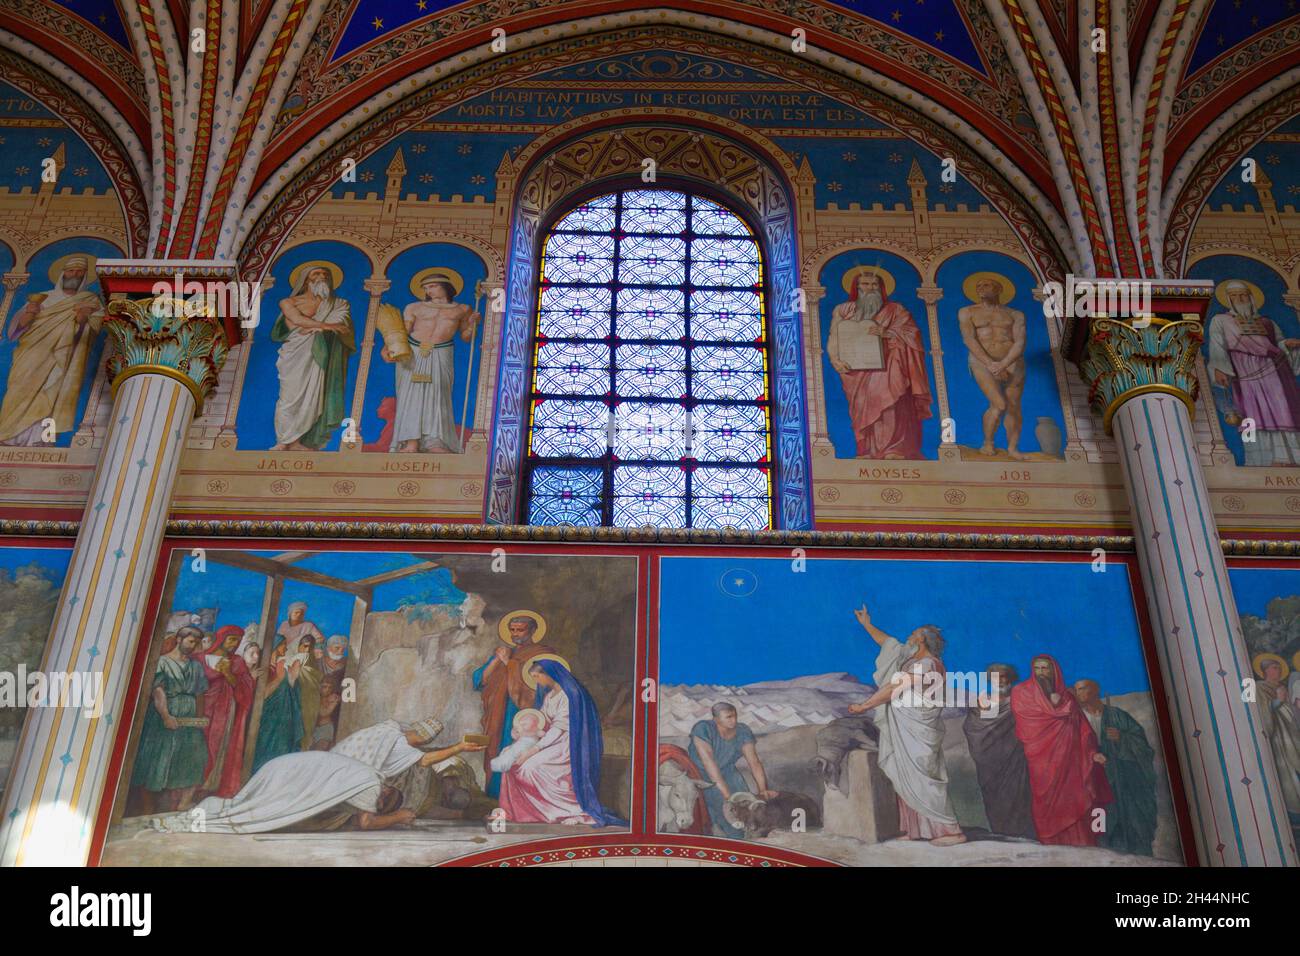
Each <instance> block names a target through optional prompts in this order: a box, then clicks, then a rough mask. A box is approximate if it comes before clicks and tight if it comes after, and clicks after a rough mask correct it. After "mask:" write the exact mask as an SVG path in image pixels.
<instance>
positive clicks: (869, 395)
mask: <svg viewBox="0 0 1300 956" xmlns="http://www.w3.org/2000/svg"><path fill="white" fill-rule="evenodd" d="M893 290H894V277H893V276H892V275H890V274H889V273H888V272H887V271H885V270H884V269H882V268H880V267H879V266H859V267H857V268H855V269H850V270H849V271H848V273H846V274H845V276H844V291H846V292H847V293H848V294H849V301H848V302H844V303H841V304H840V305H837V306H836V307H835V311H834V312H832V313H831V328H830V332H829V334H828V336H827V341H826V355H827V358H829V359H830V363H831V367H833V368H834V369H835V371H837V372H838V373H839V375H840V381H841V382H842V383H843V385H844V397H845V398H846V399H847V400H848V405H849V418H850V420H851V421H852V423H853V436H854V440H855V443H856V452H857V455H856V457H858V458H885V459H901V458H921V457H923V455H922V454H921V422H922V421H923V420H924V419H926V418H929V417H930V415H931V414H932V412H931V409H930V405H931V398H930V380H929V377H928V376H927V374H926V370H925V343H924V342H923V341H922V340H921V330H920V328H919V327H918V326H917V324H916V320H915V319H913V318H912V315H911V313H909V312H908V311H907V309H906V308H904V307H903V306H902V305H901V304H900V303H898V302H891V301H890V299H889V296H890V294H891V293H892V292H893Z"/></svg>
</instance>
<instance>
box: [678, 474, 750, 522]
mask: <svg viewBox="0 0 1300 956" xmlns="http://www.w3.org/2000/svg"><path fill="white" fill-rule="evenodd" d="M692 481H693V484H694V493H693V494H692V496H691V511H692V517H693V518H694V522H693V524H694V527H696V528H754V527H759V526H765V522H766V521H767V508H768V498H769V492H768V476H767V472H766V471H762V470H759V469H756V468H698V469H696V471H695V474H694V475H693V476H692Z"/></svg>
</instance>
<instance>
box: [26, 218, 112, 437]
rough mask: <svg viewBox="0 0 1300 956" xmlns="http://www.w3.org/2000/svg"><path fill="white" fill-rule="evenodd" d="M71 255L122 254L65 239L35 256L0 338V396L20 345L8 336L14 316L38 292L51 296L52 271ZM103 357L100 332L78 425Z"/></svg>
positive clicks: (94, 288) (69, 434) (84, 380)
mask: <svg viewBox="0 0 1300 956" xmlns="http://www.w3.org/2000/svg"><path fill="white" fill-rule="evenodd" d="M72 252H80V253H85V254H87V255H92V256H95V257H96V258H99V259H105V258H107V259H117V258H120V257H121V255H122V253H121V251H120V250H119V249H117V247H116V246H113V245H112V244H110V243H107V242H104V241H103V240H102V239H64V240H62V241H60V242H55V243H51V244H50V245H48V246H46V247H45V248H44V249H42V250H41V251H40V252H38V253H36V255H34V256H32V259H31V262H30V263H28V265H27V268H26V271H27V272H28V273H30V274H31V278H30V279H28V280H27V283H26V285H24V286H23V287H22V288H20V289H19V290H18V292H17V293H16V294H15V295H14V301H13V304H12V305H11V306H10V307H9V314H8V315H7V316H5V329H6V332H5V334H4V335H3V336H0V383H3V385H0V395H3V394H4V393H5V392H6V391H8V388H9V369H10V367H11V366H12V365H13V358H14V349H15V348H17V346H18V342H17V341H15V340H13V339H10V338H9V334H8V328H9V323H10V321H12V319H13V316H14V313H15V312H17V311H18V310H19V309H21V308H22V307H23V306H24V305H26V304H27V296H29V295H31V294H33V293H37V292H49V291H50V290H51V289H53V288H54V282H53V281H52V280H51V279H50V276H49V271H50V266H52V265H53V264H54V262H55V260H56V259H59V258H60V257H62V256H65V255H67V254H69V253H72ZM88 288H89V289H91V290H92V291H95V292H98V291H99V283H98V282H96V283H94V284H93V285H91V286H88ZM103 353H104V333H103V332H102V331H101V332H100V333H99V337H98V338H97V339H96V340H95V344H94V345H93V346H92V347H91V350H90V354H89V355H88V356H87V359H86V369H85V372H84V374H83V375H82V380H81V391H80V393H79V394H78V397H77V415H76V418H75V419H74V421H75V422H77V423H78V424H80V423H81V417H82V415H83V414H85V411H86V402H87V401H89V400H90V386H91V383H92V382H93V381H94V377H95V370H96V369H98V368H99V361H100V358H101V357H102V356H103ZM74 430H75V429H70V430H68V431H65V432H60V433H59V435H58V439H57V441H56V442H55V444H56V445H57V446H58V447H60V448H67V447H68V445H69V444H71V442H72V435H73V431H74Z"/></svg>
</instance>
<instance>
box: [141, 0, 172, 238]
mask: <svg viewBox="0 0 1300 956" xmlns="http://www.w3.org/2000/svg"><path fill="white" fill-rule="evenodd" d="M137 9H138V10H139V11H140V23H141V25H142V26H143V27H144V34H145V38H146V39H147V40H148V42H149V56H150V59H151V60H152V61H153V69H154V75H155V77H156V78H157V80H158V105H159V113H160V116H161V119H162V150H163V197H162V208H161V209H158V210H155V212H154V214H155V215H156V216H158V217H159V218H160V226H159V229H158V240H157V242H156V244H155V246H154V250H155V252H156V253H157V254H158V255H166V252H167V240H168V238H169V237H170V236H171V230H172V216H173V207H174V206H175V202H176V117H175V116H174V115H173V113H172V81H171V76H170V75H169V74H168V72H167V56H166V54H165V53H164V52H163V47H162V39H161V38H160V37H159V35H158V21H157V20H156V19H155V18H154V7H153V3H152V2H150V0H140V2H139V5H138V7H137Z"/></svg>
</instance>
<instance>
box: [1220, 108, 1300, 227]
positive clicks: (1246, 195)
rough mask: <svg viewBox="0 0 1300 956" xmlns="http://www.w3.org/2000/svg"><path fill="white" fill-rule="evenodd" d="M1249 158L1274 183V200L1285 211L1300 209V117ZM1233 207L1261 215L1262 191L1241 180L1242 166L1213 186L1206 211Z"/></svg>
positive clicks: (1233, 169)
mask: <svg viewBox="0 0 1300 956" xmlns="http://www.w3.org/2000/svg"><path fill="white" fill-rule="evenodd" d="M1247 155H1249V156H1250V157H1251V158H1253V159H1254V160H1255V162H1256V164H1257V168H1258V169H1261V170H1263V172H1264V174H1265V176H1266V177H1267V178H1268V179H1269V180H1270V181H1271V182H1272V183H1273V186H1272V190H1273V201H1274V202H1275V203H1277V207H1278V208H1279V209H1282V208H1284V207H1286V206H1295V207H1297V208H1300V117H1297V118H1295V119H1293V120H1290V121H1289V122H1286V123H1283V124H1282V125H1281V126H1279V127H1278V128H1277V129H1276V130H1274V131H1273V132H1272V133H1269V134H1268V135H1267V136H1265V137H1264V138H1263V139H1262V140H1260V142H1259V143H1258V144H1257V145H1256V146H1255V148H1254V149H1252V150H1251V151H1250V152H1249V153H1248V154H1247ZM1224 206H1230V207H1231V208H1233V209H1235V210H1236V211H1238V212H1243V211H1244V210H1245V209H1246V207H1247V206H1250V207H1252V208H1253V209H1254V210H1255V211H1256V212H1259V190H1258V188H1257V185H1256V184H1254V183H1243V182H1242V181H1241V166H1240V165H1239V164H1238V165H1234V166H1233V167H1231V168H1230V169H1229V170H1228V174H1227V175H1226V176H1225V177H1224V178H1223V179H1222V180H1220V182H1219V184H1218V185H1217V186H1215V187H1214V190H1213V191H1212V192H1211V193H1210V196H1209V198H1208V199H1207V200H1206V208H1207V209H1221V208H1222V207H1224Z"/></svg>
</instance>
